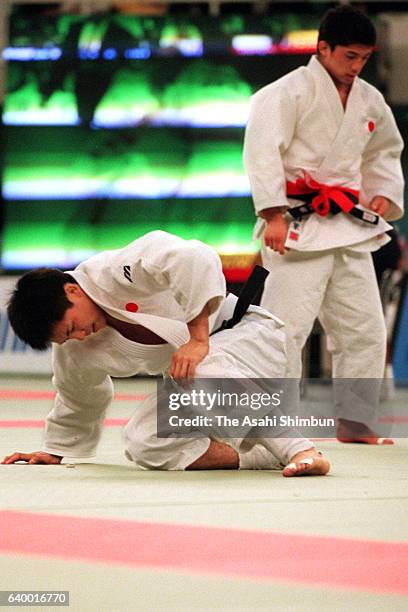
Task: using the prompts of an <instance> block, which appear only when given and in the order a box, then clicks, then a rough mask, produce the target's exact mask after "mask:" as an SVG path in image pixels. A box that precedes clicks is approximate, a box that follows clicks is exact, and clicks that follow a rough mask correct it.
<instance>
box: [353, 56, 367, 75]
mask: <svg viewBox="0 0 408 612" xmlns="http://www.w3.org/2000/svg"><path fill="white" fill-rule="evenodd" d="M364 64H365V61H364V60H363V59H357V60H354V62H353V63H352V65H351V71H352V73H353V74H356V75H357V74H360V72H361V71H362V69H363V68H364Z"/></svg>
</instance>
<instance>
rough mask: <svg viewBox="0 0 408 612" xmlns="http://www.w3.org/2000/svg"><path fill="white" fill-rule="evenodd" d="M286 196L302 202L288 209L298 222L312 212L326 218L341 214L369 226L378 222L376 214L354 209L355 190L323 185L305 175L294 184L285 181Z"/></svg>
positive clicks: (356, 200) (356, 194) (356, 192)
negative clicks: (330, 214) (330, 215)
mask: <svg viewBox="0 0 408 612" xmlns="http://www.w3.org/2000/svg"><path fill="white" fill-rule="evenodd" d="M286 195H287V196H288V197H289V198H294V199H295V200H301V201H302V202H304V204H302V205H301V206H295V207H294V208H289V209H288V212H289V213H290V214H291V215H292V217H293V218H294V219H298V220H299V219H301V218H302V217H304V216H305V215H310V214H311V213H314V212H315V213H317V214H318V215H320V216H321V217H326V216H327V215H328V214H329V213H332V214H334V215H335V214H337V213H340V212H343V213H346V214H350V215H352V216H353V217H356V218H357V219H359V220H360V221H364V222H365V223H369V224H370V225H377V224H378V221H379V216H378V215H377V214H376V213H374V212H371V211H368V210H363V209H361V208H357V207H356V204H358V198H359V192H358V191H356V190H355V189H349V188H348V187H339V186H338V185H323V184H322V183H318V182H317V181H315V180H314V179H312V178H311V177H310V176H309V175H307V174H305V176H304V177H302V178H298V179H297V180H296V182H294V183H292V182H291V181H287V183H286Z"/></svg>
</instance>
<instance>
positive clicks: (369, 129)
mask: <svg viewBox="0 0 408 612" xmlns="http://www.w3.org/2000/svg"><path fill="white" fill-rule="evenodd" d="M374 130H375V123H374V121H369V122H368V131H369V132H374Z"/></svg>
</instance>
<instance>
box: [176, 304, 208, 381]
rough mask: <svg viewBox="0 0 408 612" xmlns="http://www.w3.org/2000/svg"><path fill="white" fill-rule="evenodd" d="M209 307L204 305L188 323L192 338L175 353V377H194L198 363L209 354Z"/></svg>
mask: <svg viewBox="0 0 408 612" xmlns="http://www.w3.org/2000/svg"><path fill="white" fill-rule="evenodd" d="M208 315H209V307H208V304H206V305H205V306H204V308H203V309H202V311H201V312H200V313H199V314H198V315H197V316H196V317H194V319H192V320H191V321H190V322H189V323H187V326H188V330H189V332H190V340H189V341H188V342H187V343H186V344H183V346H181V347H180V348H179V349H178V350H177V351H176V352H175V353H174V355H173V359H172V363H171V368H170V374H171V376H173V378H192V377H193V376H194V374H195V369H196V367H197V365H198V364H199V363H200V362H201V361H202V360H203V359H204V358H205V357H206V356H207V355H208V351H209V347H210V340H209V325H208Z"/></svg>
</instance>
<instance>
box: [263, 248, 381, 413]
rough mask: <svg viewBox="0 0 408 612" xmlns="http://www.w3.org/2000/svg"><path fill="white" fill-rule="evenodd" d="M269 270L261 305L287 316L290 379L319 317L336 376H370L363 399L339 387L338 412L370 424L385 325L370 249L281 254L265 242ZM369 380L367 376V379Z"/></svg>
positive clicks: (297, 373) (299, 370)
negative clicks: (359, 399) (362, 250)
mask: <svg viewBox="0 0 408 612" xmlns="http://www.w3.org/2000/svg"><path fill="white" fill-rule="evenodd" d="M262 261H263V264H264V266H265V267H266V268H267V269H268V270H269V271H270V274H269V276H268V278H267V280H266V283H265V290H264V294H263V297H262V302H261V305H262V306H263V307H264V308H266V309H268V310H271V311H272V312H273V313H274V314H276V316H278V317H280V318H282V319H283V320H284V321H285V332H286V350H287V367H286V373H285V376H286V377H287V378H300V377H301V375H302V349H303V347H304V345H305V342H306V340H307V338H308V336H309V334H310V332H311V330H312V326H313V323H314V321H315V319H316V318H318V319H319V321H320V323H321V325H322V327H323V329H324V331H325V333H326V335H327V348H328V350H329V352H330V353H331V357H332V376H333V379H371V380H370V384H369V385H368V388H369V392H368V393H367V394H366V398H365V401H362V402H359V401H357V400H356V397H355V396H354V395H352V396H350V394H349V393H347V392H346V393H345V392H344V390H345V388H346V389H347V388H348V387H347V385H346V386H344V384H343V385H342V384H341V383H340V382H339V389H338V390H339V392H338V393H337V394H336V384H335V386H334V390H335V409H336V416H337V417H340V418H346V419H349V420H355V421H360V422H364V423H369V422H372V421H373V420H374V417H375V413H376V411H377V408H378V399H379V389H380V386H381V379H382V377H383V372H384V364H385V354H386V329H385V322H384V317H383V311H382V306H381V300H380V295H379V290H378V284H377V280H376V277H375V272H374V266H373V262H372V257H371V254H370V253H369V252H357V251H353V250H351V249H347V248H337V249H330V250H326V251H314V252H300V251H294V250H291V251H289V252H287V253H285V255H279V254H278V253H275V252H274V251H272V250H271V249H270V248H267V247H265V246H263V248H262ZM366 382H367V381H366Z"/></svg>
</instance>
